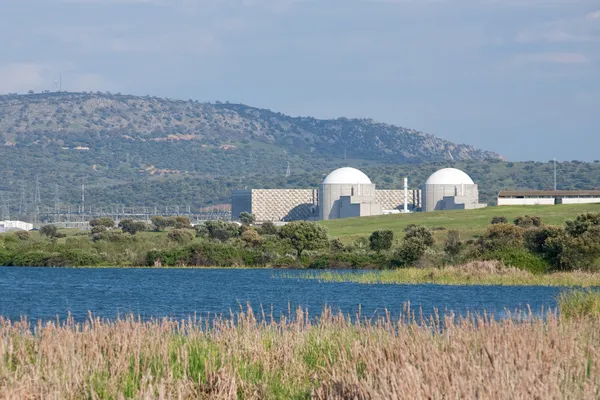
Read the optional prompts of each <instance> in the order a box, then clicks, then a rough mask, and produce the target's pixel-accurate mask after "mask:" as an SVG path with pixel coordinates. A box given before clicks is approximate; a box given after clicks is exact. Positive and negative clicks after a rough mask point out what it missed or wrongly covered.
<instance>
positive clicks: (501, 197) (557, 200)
mask: <svg viewBox="0 0 600 400" xmlns="http://www.w3.org/2000/svg"><path fill="white" fill-rule="evenodd" d="M591 203H600V190H523V191H510V190H503V191H501V192H500V193H498V205H499V206H517V205H519V206H533V205H554V204H591Z"/></svg>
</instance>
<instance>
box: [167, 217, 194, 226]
mask: <svg viewBox="0 0 600 400" xmlns="http://www.w3.org/2000/svg"><path fill="white" fill-rule="evenodd" d="M169 226H172V227H174V228H175V229H191V228H192V224H191V223H190V219H189V218H188V217H184V216H181V215H178V216H176V217H171V218H169Z"/></svg>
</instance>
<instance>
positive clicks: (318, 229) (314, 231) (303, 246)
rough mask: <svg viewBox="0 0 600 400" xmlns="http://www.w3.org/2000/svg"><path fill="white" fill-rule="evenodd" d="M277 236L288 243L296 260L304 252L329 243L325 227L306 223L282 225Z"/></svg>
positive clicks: (296, 222) (297, 222)
mask: <svg viewBox="0 0 600 400" xmlns="http://www.w3.org/2000/svg"><path fill="white" fill-rule="evenodd" d="M279 236H280V237H281V238H282V239H285V240H288V241H289V242H290V244H291V245H292V247H293V248H294V249H295V250H296V253H297V257H298V258H300V257H301V256H302V252H303V251H304V250H316V249H320V248H322V247H325V246H326V245H327V243H328V242H329V238H328V235H327V230H326V229H325V227H324V226H322V225H319V224H316V223H314V222H308V221H294V222H290V223H288V224H286V225H284V226H283V227H282V228H281V230H280V231H279Z"/></svg>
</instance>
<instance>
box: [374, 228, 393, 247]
mask: <svg viewBox="0 0 600 400" xmlns="http://www.w3.org/2000/svg"><path fill="white" fill-rule="evenodd" d="M393 243H394V232H392V231H390V230H380V231H375V232H373V233H372V234H371V237H369V247H370V248H371V250H373V251H377V252H379V251H382V250H389V249H391V248H392V244H393Z"/></svg>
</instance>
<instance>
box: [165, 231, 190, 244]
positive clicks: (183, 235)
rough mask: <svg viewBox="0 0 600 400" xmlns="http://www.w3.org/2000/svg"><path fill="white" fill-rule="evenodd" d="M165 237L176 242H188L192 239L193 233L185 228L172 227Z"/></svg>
mask: <svg viewBox="0 0 600 400" xmlns="http://www.w3.org/2000/svg"><path fill="white" fill-rule="evenodd" d="M167 237H168V238H169V239H170V240H172V241H174V242H178V243H188V242H191V241H192V240H194V234H193V233H192V232H191V231H189V230H187V229H173V230H172V231H170V232H169V233H168V235H167Z"/></svg>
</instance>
